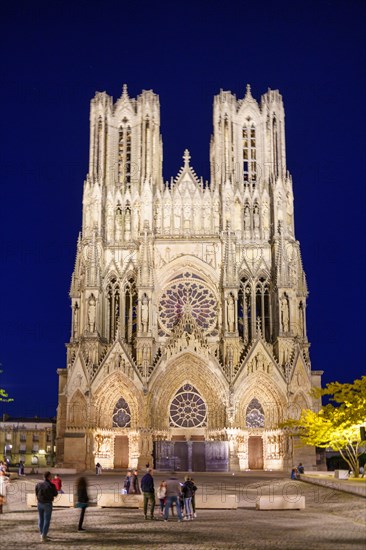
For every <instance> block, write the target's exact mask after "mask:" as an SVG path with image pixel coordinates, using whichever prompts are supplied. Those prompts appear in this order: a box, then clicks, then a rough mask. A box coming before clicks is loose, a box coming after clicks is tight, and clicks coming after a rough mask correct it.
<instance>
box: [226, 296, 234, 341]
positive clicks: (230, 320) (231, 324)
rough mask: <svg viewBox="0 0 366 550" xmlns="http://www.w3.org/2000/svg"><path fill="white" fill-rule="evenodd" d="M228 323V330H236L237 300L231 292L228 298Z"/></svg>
mask: <svg viewBox="0 0 366 550" xmlns="http://www.w3.org/2000/svg"><path fill="white" fill-rule="evenodd" d="M227 324H228V331H229V332H234V331H235V300H234V297H233V295H232V294H229V297H228V300H227Z"/></svg>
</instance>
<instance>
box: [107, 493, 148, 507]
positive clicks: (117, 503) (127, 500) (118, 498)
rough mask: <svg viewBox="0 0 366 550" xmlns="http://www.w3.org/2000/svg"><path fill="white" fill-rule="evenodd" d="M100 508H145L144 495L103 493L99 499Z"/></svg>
mask: <svg viewBox="0 0 366 550" xmlns="http://www.w3.org/2000/svg"><path fill="white" fill-rule="evenodd" d="M98 506H99V507H100V508H143V506H144V498H143V496H142V495H120V494H118V493H103V494H101V495H100V496H99V498H98Z"/></svg>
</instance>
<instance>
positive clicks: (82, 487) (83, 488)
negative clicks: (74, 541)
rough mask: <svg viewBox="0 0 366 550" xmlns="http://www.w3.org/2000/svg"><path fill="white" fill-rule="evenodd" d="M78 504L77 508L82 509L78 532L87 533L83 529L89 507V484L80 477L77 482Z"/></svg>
mask: <svg viewBox="0 0 366 550" xmlns="http://www.w3.org/2000/svg"><path fill="white" fill-rule="evenodd" d="M76 493H77V503H76V507H77V508H80V517H79V525H78V531H85V529H84V528H83V521H84V516H85V510H86V509H87V507H88V506H89V496H88V482H87V480H86V478H85V477H79V479H78V480H77V482H76Z"/></svg>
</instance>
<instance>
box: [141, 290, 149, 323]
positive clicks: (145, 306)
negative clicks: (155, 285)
mask: <svg viewBox="0 0 366 550" xmlns="http://www.w3.org/2000/svg"><path fill="white" fill-rule="evenodd" d="M141 325H142V331H143V332H147V331H148V328H149V300H148V298H147V296H146V294H144V296H143V298H142V303H141Z"/></svg>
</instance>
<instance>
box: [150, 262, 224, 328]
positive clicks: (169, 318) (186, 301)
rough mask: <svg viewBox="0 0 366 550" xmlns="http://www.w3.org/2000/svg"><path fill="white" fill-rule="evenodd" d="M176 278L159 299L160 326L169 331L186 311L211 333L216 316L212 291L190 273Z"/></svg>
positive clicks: (214, 325) (215, 303)
mask: <svg viewBox="0 0 366 550" xmlns="http://www.w3.org/2000/svg"><path fill="white" fill-rule="evenodd" d="M177 279H178V277H177V278H176V280H175V281H174V282H173V283H172V284H170V286H169V287H168V288H167V289H166V290H165V292H164V293H163V294H162V296H161V299H160V304H159V319H160V324H161V326H162V328H163V329H164V330H165V332H167V333H170V332H171V330H172V329H173V327H174V325H175V324H176V323H177V321H179V319H180V318H181V317H182V316H183V315H184V313H187V314H190V315H192V317H193V318H194V319H195V321H196V323H197V325H198V326H199V327H200V328H201V329H202V330H203V331H204V332H205V333H212V331H213V330H214V329H215V327H216V318H217V302H216V299H215V297H214V295H213V293H212V292H211V290H209V289H208V288H207V286H206V285H205V283H204V282H203V281H202V282H201V281H200V280H198V278H197V276H196V277H195V276H194V275H192V274H191V273H184V274H183V276H182V275H181V276H180V278H179V279H178V280H177Z"/></svg>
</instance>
